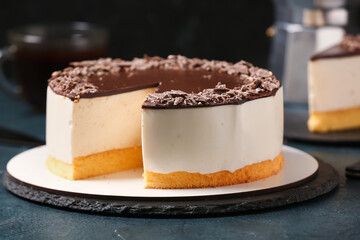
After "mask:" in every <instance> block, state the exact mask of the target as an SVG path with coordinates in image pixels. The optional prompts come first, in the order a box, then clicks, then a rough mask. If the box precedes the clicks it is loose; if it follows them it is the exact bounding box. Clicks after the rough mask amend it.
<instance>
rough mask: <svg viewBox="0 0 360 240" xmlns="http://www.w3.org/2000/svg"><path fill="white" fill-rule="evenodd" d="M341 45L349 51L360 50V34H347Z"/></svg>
mask: <svg viewBox="0 0 360 240" xmlns="http://www.w3.org/2000/svg"><path fill="white" fill-rule="evenodd" d="M339 45H340V46H341V47H343V48H346V49H347V50H349V51H355V50H360V34H358V35H351V34H350V35H345V36H344V38H343V40H342V41H341V42H340V44H339Z"/></svg>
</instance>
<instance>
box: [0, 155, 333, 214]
mask: <svg viewBox="0 0 360 240" xmlns="http://www.w3.org/2000/svg"><path fill="white" fill-rule="evenodd" d="M338 184H339V175H338V173H337V172H336V171H335V169H334V168H333V167H332V166H331V165H329V164H327V163H324V162H322V161H319V170H318V172H317V174H316V175H314V177H313V178H311V179H310V180H308V181H307V182H305V183H302V184H301V185H297V186H295V187H292V188H287V189H283V190H279V191H274V192H268V193H253V194H252V195H243V194H226V195H218V196H205V197H183V198H141V197H140V198H131V197H116V198H109V197H99V196H91V195H82V194H78V195H77V196H74V195H68V194H66V193H63V194H62V193H61V192H57V193H55V192H46V191H43V189H41V190H40V189H37V188H35V187H34V186H30V185H28V184H26V183H23V182H20V181H18V180H16V179H14V178H13V177H11V176H10V175H9V174H8V173H5V174H4V176H3V185H4V186H5V188H6V189H7V190H8V191H10V192H11V193H13V194H15V195H17V196H19V197H22V198H24V199H27V200H31V201H34V202H37V203H42V204H46V205H50V206H55V207H59V208H64V209H69V210H76V211H85V212H91V213H97V214H110V215H120V216H139V217H141V216H153V217H156V216H166V217H171V216H172V217H183V216H193V217H196V216H212V215H216V216H217V215H226V214H236V213H241V212H249V211H254V210H263V209H269V208H275V207H280V206H284V205H289V204H292V203H297V202H303V201H306V200H309V199H313V198H315V197H318V196H320V195H323V194H326V193H328V192H330V191H331V190H333V189H334V188H335V187H336V186H337V185H338Z"/></svg>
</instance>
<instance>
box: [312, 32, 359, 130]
mask: <svg viewBox="0 0 360 240" xmlns="http://www.w3.org/2000/svg"><path fill="white" fill-rule="evenodd" d="M308 75H309V77H308V81H309V84H308V85H309V120H308V128H309V130H310V131H311V132H319V133H325V132H329V131H340V130H347V129H352V128H358V127H360V35H358V36H353V35H347V36H345V37H344V39H343V40H342V42H341V43H339V44H337V45H336V46H333V47H331V48H329V49H327V50H325V51H324V52H321V53H318V54H315V55H314V56H312V58H311V59H310V61H309V67H308Z"/></svg>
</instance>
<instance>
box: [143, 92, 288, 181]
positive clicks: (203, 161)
mask: <svg viewBox="0 0 360 240" xmlns="http://www.w3.org/2000/svg"><path fill="white" fill-rule="evenodd" d="M282 144H283V90H282V88H280V89H279V90H278V91H277V93H276V95H275V96H270V97H266V98H260V99H256V100H252V101H248V102H245V103H243V104H240V105H222V106H214V107H198V108H180V109H143V111H142V145H143V146H142V147H143V161H144V169H145V170H148V171H152V172H156V173H171V172H176V171H186V172H191V173H201V174H206V173H213V172H218V171H223V170H227V171H230V172H234V171H235V170H237V169H240V168H242V167H244V166H246V165H251V164H254V163H258V162H262V161H265V160H269V159H274V158H275V157H276V156H277V155H279V153H280V151H281V148H282Z"/></svg>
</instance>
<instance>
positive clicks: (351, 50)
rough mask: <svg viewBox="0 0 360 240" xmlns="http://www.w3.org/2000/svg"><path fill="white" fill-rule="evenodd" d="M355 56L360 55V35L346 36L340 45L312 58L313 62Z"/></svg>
mask: <svg viewBox="0 0 360 240" xmlns="http://www.w3.org/2000/svg"><path fill="white" fill-rule="evenodd" d="M355 55H360V35H346V36H344V38H343V40H342V41H341V42H340V43H339V44H337V45H335V46H333V47H331V48H329V49H327V50H325V51H323V52H320V53H317V54H315V55H314V56H312V57H311V61H315V60H318V59H323V58H337V57H349V56H355Z"/></svg>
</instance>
